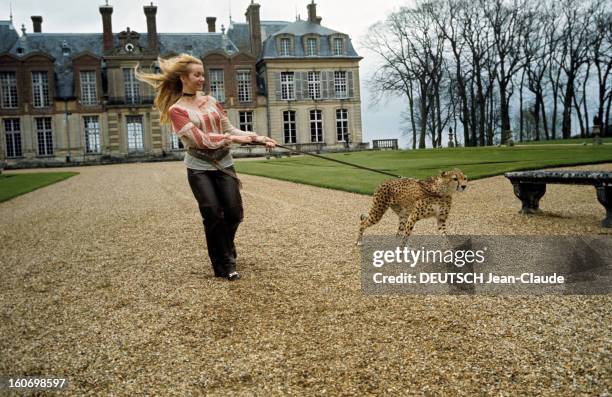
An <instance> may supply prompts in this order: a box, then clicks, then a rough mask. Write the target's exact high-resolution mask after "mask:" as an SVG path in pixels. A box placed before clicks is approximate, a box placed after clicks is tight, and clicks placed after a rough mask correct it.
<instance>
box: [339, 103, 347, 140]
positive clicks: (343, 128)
mask: <svg viewBox="0 0 612 397" xmlns="http://www.w3.org/2000/svg"><path fill="white" fill-rule="evenodd" d="M348 126H349V118H348V109H345V108H340V109H336V138H337V140H338V142H348V138H349V128H348Z"/></svg>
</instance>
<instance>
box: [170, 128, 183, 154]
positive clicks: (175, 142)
mask: <svg viewBox="0 0 612 397" xmlns="http://www.w3.org/2000/svg"><path fill="white" fill-rule="evenodd" d="M183 148H184V146H183V142H182V141H181V140H180V139H179V137H178V135H176V134H175V133H172V132H171V133H170V149H172V150H177V149H183Z"/></svg>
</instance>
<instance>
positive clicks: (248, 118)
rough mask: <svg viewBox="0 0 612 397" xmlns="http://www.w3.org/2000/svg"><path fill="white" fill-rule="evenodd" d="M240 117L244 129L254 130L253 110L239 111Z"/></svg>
mask: <svg viewBox="0 0 612 397" xmlns="http://www.w3.org/2000/svg"><path fill="white" fill-rule="evenodd" d="M238 118H239V122H240V123H239V125H240V129H241V130H242V131H251V132H252V131H253V112H238Z"/></svg>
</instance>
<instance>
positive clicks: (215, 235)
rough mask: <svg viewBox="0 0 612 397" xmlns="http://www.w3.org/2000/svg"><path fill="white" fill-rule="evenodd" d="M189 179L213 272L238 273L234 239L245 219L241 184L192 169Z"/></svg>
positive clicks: (188, 170) (222, 273)
mask: <svg viewBox="0 0 612 397" xmlns="http://www.w3.org/2000/svg"><path fill="white" fill-rule="evenodd" d="M228 169H231V170H232V171H233V170H234V167H233V166H231V167H229V168H228ZM187 179H188V180H189V186H191V191H192V192H193V195H194V196H195V198H196V200H197V201H198V207H199V208H200V214H201V215H202V222H203V224H204V234H205V235H206V245H207V246H208V256H209V257H210V261H211V263H212V267H213V271H214V273H215V276H221V277H225V276H227V275H228V274H229V273H231V272H233V271H235V270H236V246H235V245H234V237H235V236H236V230H238V225H239V224H240V222H242V218H243V216H244V213H243V209H242V197H241V196H240V190H239V188H238V182H237V181H236V180H235V179H234V178H232V177H231V176H229V175H227V174H225V173H223V172H221V171H218V170H213V171H201V170H194V169H191V168H187Z"/></svg>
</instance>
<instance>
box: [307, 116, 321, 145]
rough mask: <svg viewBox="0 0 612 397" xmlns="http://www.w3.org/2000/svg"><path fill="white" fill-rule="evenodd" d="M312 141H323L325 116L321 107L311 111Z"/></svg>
mask: <svg viewBox="0 0 612 397" xmlns="http://www.w3.org/2000/svg"><path fill="white" fill-rule="evenodd" d="M310 141H311V142H323V117H322V112H321V110H320V109H314V110H311V111H310Z"/></svg>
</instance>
